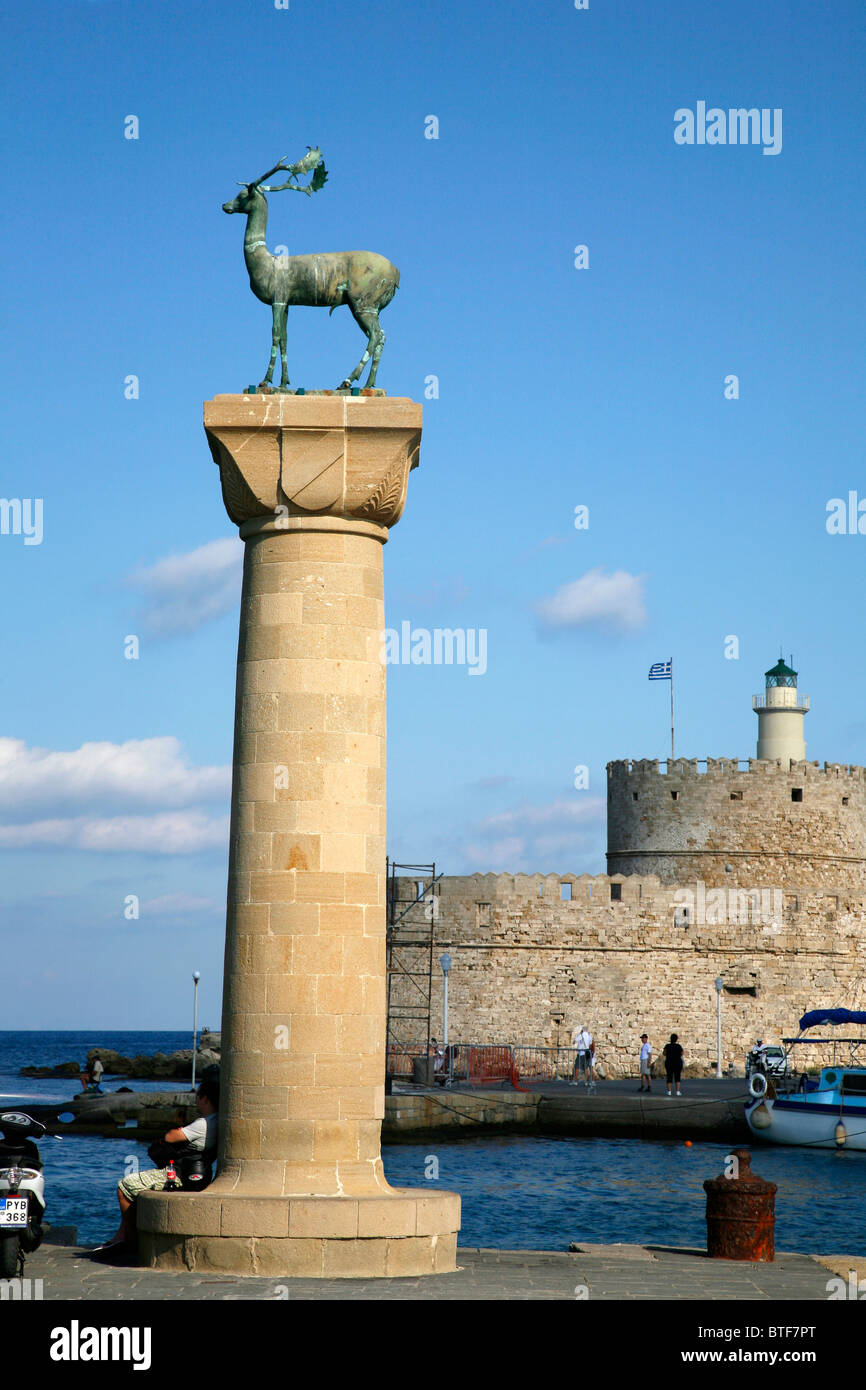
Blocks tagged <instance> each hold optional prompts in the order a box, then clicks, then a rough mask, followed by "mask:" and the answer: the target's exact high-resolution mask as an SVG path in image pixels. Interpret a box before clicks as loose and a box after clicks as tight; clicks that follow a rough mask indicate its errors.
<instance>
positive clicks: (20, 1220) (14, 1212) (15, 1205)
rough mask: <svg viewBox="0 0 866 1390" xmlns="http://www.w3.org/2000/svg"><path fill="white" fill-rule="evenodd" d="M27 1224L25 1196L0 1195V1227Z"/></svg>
mask: <svg viewBox="0 0 866 1390" xmlns="http://www.w3.org/2000/svg"><path fill="white" fill-rule="evenodd" d="M26 1225H27V1198H26V1197H0V1228H3V1227H5V1228H7V1229H8V1227H10V1226H26Z"/></svg>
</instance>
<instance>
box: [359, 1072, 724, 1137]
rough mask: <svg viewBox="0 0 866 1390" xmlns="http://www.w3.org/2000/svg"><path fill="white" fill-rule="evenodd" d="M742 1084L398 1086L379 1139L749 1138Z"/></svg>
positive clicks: (710, 1081)
mask: <svg viewBox="0 0 866 1390" xmlns="http://www.w3.org/2000/svg"><path fill="white" fill-rule="evenodd" d="M747 1095H748V1092H747V1089H746V1082H745V1081H743V1080H742V1079H739V1080H737V1079H735V1078H732V1077H722V1078H721V1079H719V1080H716V1078H715V1077H701V1078H699V1079H695V1080H687V1081H686V1082H685V1083H684V1086H683V1094H682V1095H681V1096H670V1097H669V1096H667V1095H666V1094H665V1088H664V1082H663V1081H662V1082H658V1081H656V1082H655V1084H654V1086H653V1090H652V1092H651V1093H649V1094H646V1093H644V1094H638V1082H637V1078H636V1077H634V1078H627V1079H625V1080H615V1081H599V1082H598V1083H597V1085H596V1087H595V1089H594V1090H593V1091H588V1090H587V1088H586V1087H585V1086H584V1085H582V1084H581V1085H577V1086H573V1085H572V1084H571V1083H570V1082H567V1081H554V1082H546V1083H544V1084H538V1085H535V1084H534V1085H533V1086H532V1089H531V1090H526V1091H515V1090H513V1089H511V1087H502V1088H499V1089H495V1090H494V1089H482V1088H480V1087H472V1088H464V1087H460V1086H453V1087H443V1086H435V1087H420V1086H409V1085H405V1084H404V1085H399V1086H395V1088H394V1093H393V1094H392V1095H390V1096H388V1097H386V1101H385V1119H384V1122H383V1125H382V1138H383V1140H384V1141H385V1142H386V1143H399V1142H400V1141H401V1140H404V1139H406V1140H411V1139H412V1138H413V1137H420V1136H423V1135H426V1134H431V1135H432V1134H436V1133H442V1134H445V1133H454V1134H455V1135H456V1134H457V1133H458V1132H460V1131H463V1132H465V1133H475V1134H477V1133H479V1132H484V1131H487V1132H492V1131H496V1130H498V1131H500V1132H503V1131H508V1130H514V1131H518V1130H522V1131H524V1132H534V1133H536V1134H574V1135H584V1136H586V1137H590V1136H592V1137H599V1136H610V1137H617V1138H644V1139H652V1138H671V1137H680V1136H681V1137H683V1138H689V1137H694V1136H695V1135H696V1134H697V1135H700V1137H701V1138H703V1139H716V1140H718V1141H719V1142H726V1141H729V1142H732V1143H736V1142H739V1143H748V1142H749V1141H750V1139H751V1135H750V1132H749V1128H748V1125H747V1124H746V1121H745V1101H746V1099H747Z"/></svg>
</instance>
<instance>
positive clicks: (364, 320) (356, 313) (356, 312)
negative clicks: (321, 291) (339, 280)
mask: <svg viewBox="0 0 866 1390" xmlns="http://www.w3.org/2000/svg"><path fill="white" fill-rule="evenodd" d="M346 302H347V304H348V305H349V308H350V309H351V311H352V318H353V319H354V320H355V322H356V324H357V325H358V327H359V328H360V330H361V332H362V333H366V335H367V346H366V348H365V350H364V356H363V357H362V358H361V360H360V362H359V363H358V365H357V367H356V368H355V370H354V371H353V372H352V374H351V376H347V377H344V378H343V380H342V381H341V382H340V386H353V385H354V383H355V382H356V381H357V380H358V377H359V376H360V375H361V373H362V371H363V370H364V368H365V367H366V365H367V363H368V362H369V360H370V357H371V355H372V352H373V341H374V336H375V332H376V328H377V327H378V323H377V321H376V311H375V309H359V308H358V306H357V305H356V304H353V303H352V301H351V300H350V299H349V300H347V301H346ZM379 331H380V332H381V329H380V330H379ZM368 385H369V382H368Z"/></svg>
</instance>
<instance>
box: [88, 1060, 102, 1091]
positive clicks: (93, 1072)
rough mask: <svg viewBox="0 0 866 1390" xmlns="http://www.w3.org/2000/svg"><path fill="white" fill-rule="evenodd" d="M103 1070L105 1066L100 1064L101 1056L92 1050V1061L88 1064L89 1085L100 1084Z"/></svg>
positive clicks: (98, 1085) (97, 1085)
mask: <svg viewBox="0 0 866 1390" xmlns="http://www.w3.org/2000/svg"><path fill="white" fill-rule="evenodd" d="M104 1071H105V1067H104V1066H103V1065H102V1058H101V1057H100V1055H99V1053H98V1052H94V1054H93V1061H92V1063H91V1065H90V1082H91V1085H93V1086H96V1087H97V1088H98V1087H100V1086H101V1085H102V1074H103V1072H104Z"/></svg>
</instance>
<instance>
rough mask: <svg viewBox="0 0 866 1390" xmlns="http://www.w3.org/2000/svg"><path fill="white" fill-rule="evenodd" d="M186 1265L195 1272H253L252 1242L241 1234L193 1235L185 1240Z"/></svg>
mask: <svg viewBox="0 0 866 1390" xmlns="http://www.w3.org/2000/svg"><path fill="white" fill-rule="evenodd" d="M186 1259H187V1262H188V1267H189V1268H191V1269H193V1270H195V1272H196V1273H197V1274H201V1273H205V1272H214V1273H217V1272H218V1273H221V1274H254V1273H255V1268H254V1265H253V1242H252V1240H251V1239H245V1238H244V1237H242V1236H193V1237H191V1238H189V1239H188V1240H187V1241H186Z"/></svg>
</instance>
